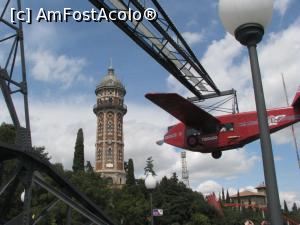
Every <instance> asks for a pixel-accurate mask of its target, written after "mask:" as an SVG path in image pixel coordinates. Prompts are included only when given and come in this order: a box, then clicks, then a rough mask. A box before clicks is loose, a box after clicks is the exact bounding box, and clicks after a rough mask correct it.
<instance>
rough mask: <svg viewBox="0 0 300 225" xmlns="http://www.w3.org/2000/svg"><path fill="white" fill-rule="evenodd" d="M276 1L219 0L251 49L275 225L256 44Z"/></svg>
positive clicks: (277, 215) (223, 14)
mask: <svg viewBox="0 0 300 225" xmlns="http://www.w3.org/2000/svg"><path fill="white" fill-rule="evenodd" d="M273 4H274V1H273V0H219V14H220V18H221V21H222V23H223V25H224V27H225V28H226V29H227V30H228V32H229V33H231V34H232V35H234V36H235V38H236V39H237V40H238V41H239V42H240V43H241V44H242V45H245V46H247V48H248V52H249V58H250V64H251V71H252V79H253V88H254V94H255V102H256V109H257V116H258V125H259V131H260V143H261V149H262V159H263V167H264V175H265V182H266V186H267V199H268V209H269V212H270V220H271V224H272V225H282V224H283V220H282V215H281V207H280V201H279V194H278V188H277V180H276V172H275V165H274V156H273V151H272V144H271V138H270V131H269V126H268V117H267V112H266V104H265V99H264V93H263V86H262V81H261V74H260V69H259V63H258V57H257V51H256V45H257V44H258V43H259V42H260V41H261V40H262V37H263V35H264V30H265V28H266V26H267V25H268V24H269V22H270V21H271V18H272V13H273Z"/></svg>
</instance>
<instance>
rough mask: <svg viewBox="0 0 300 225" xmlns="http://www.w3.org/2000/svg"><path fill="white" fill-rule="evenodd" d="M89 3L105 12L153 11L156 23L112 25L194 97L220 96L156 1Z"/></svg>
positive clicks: (127, 22)
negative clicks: (213, 94) (148, 8)
mask: <svg viewBox="0 0 300 225" xmlns="http://www.w3.org/2000/svg"><path fill="white" fill-rule="evenodd" d="M89 1H90V2H91V3H92V4H93V5H94V6H95V7H97V8H98V9H99V10H100V9H102V8H104V9H105V11H106V12H107V13H110V12H111V11H128V12H129V9H131V10H135V11H140V12H142V13H144V12H145V10H146V8H145V6H146V5H147V7H151V8H153V9H154V10H155V11H156V12H157V19H156V20H152V21H148V20H145V19H144V20H140V21H136V20H127V21H113V22H114V23H115V24H116V25H117V26H118V27H119V28H120V29H121V30H122V31H124V32H125V33H126V34H127V35H128V36H129V37H130V38H131V39H132V40H133V41H134V42H135V43H137V44H138V45H139V46H140V47H141V48H143V49H144V50H145V51H146V52H147V53H148V54H149V55H151V56H152V57H153V58H154V59H155V60H156V61H157V62H158V63H159V64H161V65H162V66H163V67H164V68H165V69H166V70H167V71H168V72H169V73H171V74H172V75H173V76H174V77H175V78H176V79H177V80H178V81H180V82H181V83H182V84H183V85H184V86H185V87H187V88H188V89H189V90H190V91H191V92H192V93H193V94H194V95H196V96H197V97H198V98H202V95H203V94H208V93H216V94H219V93H220V91H219V89H218V88H217V87H216V85H215V84H214V82H213V81H212V79H211V78H210V76H209V75H208V73H207V72H206V71H205V69H204V68H203V67H202V65H201V64H200V62H199V61H198V59H197V57H196V56H195V54H194V53H193V51H192V50H191V49H190V47H189V46H188V44H187V43H186V41H185V40H184V39H183V37H182V35H181V34H180V33H179V31H178V30H177V29H176V27H175V26H174V24H173V23H172V21H171V20H170V18H169V17H168V15H167V14H166V12H165V11H164V10H163V9H162V7H161V6H160V4H159V3H158V1H157V0H147V1H144V2H145V4H144V5H142V4H141V3H140V1H138V0H89Z"/></svg>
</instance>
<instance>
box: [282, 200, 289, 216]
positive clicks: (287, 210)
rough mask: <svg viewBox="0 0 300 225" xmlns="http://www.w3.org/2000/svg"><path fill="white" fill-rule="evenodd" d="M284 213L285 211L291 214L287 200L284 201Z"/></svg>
mask: <svg viewBox="0 0 300 225" xmlns="http://www.w3.org/2000/svg"><path fill="white" fill-rule="evenodd" d="M283 211H284V212H285V213H288V212H289V208H288V206H287V204H286V201H285V200H284V201H283Z"/></svg>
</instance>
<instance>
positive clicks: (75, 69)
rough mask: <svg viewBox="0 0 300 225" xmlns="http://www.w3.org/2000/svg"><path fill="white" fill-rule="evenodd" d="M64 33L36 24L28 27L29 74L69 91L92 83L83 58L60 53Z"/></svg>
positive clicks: (49, 26)
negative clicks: (79, 85)
mask: <svg viewBox="0 0 300 225" xmlns="http://www.w3.org/2000/svg"><path fill="white" fill-rule="evenodd" d="M64 32H66V31H65V30H61V28H60V27H59V26H55V25H54V24H51V23H38V22H35V23H33V24H32V25H30V26H25V35H26V37H27V38H26V56H27V59H28V64H29V66H28V68H29V73H28V74H30V75H31V76H32V77H33V78H34V79H36V80H38V81H42V82H47V83H58V86H60V87H63V88H68V87H69V86H70V85H71V84H73V83H75V82H82V81H91V78H90V77H89V76H88V75H87V74H84V72H83V71H84V69H85V67H86V66H87V61H86V60H85V59H84V58H82V57H74V56H70V55H67V54H61V53H59V51H60V47H61V45H62V44H63V41H61V37H62V36H63V35H64ZM50 49H51V50H50Z"/></svg>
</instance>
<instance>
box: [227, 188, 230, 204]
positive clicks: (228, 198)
mask: <svg viewBox="0 0 300 225" xmlns="http://www.w3.org/2000/svg"><path fill="white" fill-rule="evenodd" d="M226 203H230V196H229V192H228V190H227V192H226Z"/></svg>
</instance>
